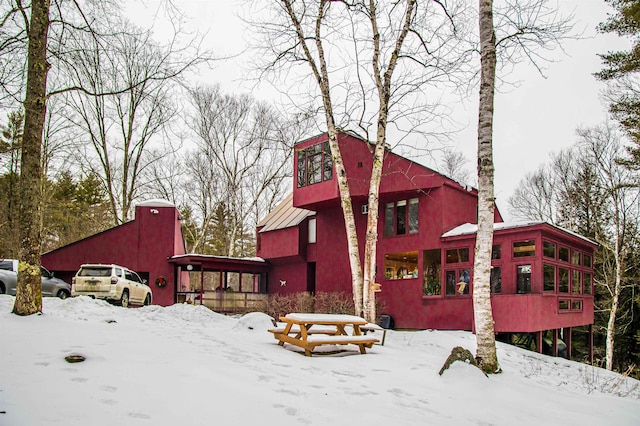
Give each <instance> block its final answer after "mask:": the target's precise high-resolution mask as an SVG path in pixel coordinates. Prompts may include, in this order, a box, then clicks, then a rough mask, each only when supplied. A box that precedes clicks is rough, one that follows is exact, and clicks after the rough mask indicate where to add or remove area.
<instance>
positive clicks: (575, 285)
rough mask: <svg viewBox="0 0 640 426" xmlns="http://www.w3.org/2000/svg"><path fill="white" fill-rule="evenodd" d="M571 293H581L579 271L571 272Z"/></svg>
mask: <svg viewBox="0 0 640 426" xmlns="http://www.w3.org/2000/svg"><path fill="white" fill-rule="evenodd" d="M571 293H573V294H580V293H582V274H581V273H580V271H571Z"/></svg>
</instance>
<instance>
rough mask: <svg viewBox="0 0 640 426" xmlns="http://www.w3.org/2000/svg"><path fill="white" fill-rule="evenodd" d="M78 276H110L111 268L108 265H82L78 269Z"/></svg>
mask: <svg viewBox="0 0 640 426" xmlns="http://www.w3.org/2000/svg"><path fill="white" fill-rule="evenodd" d="M78 276H79V277H110V276H111V268H109V267H99V266H97V267H96V266H89V267H86V266H85V267H82V268H80V270H79V271H78Z"/></svg>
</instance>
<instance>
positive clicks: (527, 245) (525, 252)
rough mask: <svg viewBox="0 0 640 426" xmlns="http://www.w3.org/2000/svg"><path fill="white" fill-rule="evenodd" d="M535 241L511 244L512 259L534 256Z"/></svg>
mask: <svg viewBox="0 0 640 426" xmlns="http://www.w3.org/2000/svg"><path fill="white" fill-rule="evenodd" d="M535 254H536V242H535V240H526V241H516V242H514V243H513V257H525V256H535Z"/></svg>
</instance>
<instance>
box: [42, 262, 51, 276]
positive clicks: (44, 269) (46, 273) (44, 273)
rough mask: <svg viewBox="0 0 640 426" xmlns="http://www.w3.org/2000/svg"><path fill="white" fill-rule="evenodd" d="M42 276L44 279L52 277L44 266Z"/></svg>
mask: <svg viewBox="0 0 640 426" xmlns="http://www.w3.org/2000/svg"><path fill="white" fill-rule="evenodd" d="M40 275H42V276H43V277H50V276H51V272H49V270H48V269H47V268H45V267H44V266H42V265H40Z"/></svg>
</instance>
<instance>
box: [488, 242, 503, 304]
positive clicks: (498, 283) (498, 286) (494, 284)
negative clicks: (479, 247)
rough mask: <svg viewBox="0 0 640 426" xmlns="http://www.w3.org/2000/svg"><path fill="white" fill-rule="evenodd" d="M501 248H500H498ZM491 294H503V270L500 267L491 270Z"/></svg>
mask: <svg viewBox="0 0 640 426" xmlns="http://www.w3.org/2000/svg"><path fill="white" fill-rule="evenodd" d="M498 247H499V246H498ZM489 280H490V283H491V293H501V292H502V269H501V268H500V267H499V266H494V267H493V268H491V278H490V279H489Z"/></svg>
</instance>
